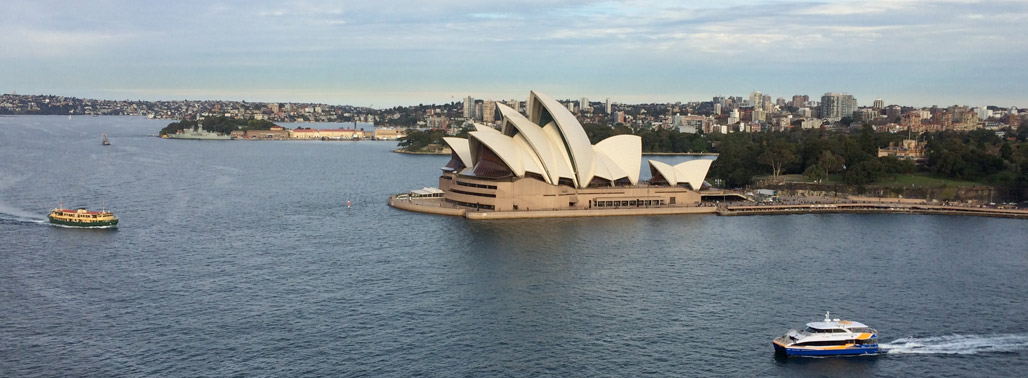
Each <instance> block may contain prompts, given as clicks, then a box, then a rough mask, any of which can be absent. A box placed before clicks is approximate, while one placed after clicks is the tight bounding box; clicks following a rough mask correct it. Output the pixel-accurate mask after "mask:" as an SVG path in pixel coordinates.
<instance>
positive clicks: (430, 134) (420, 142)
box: [396, 126, 472, 152]
mask: <svg viewBox="0 0 1028 378" xmlns="http://www.w3.org/2000/svg"><path fill="white" fill-rule="evenodd" d="M469 131H472V128H471V127H470V126H469V127H465V128H462V129H461V130H460V132H458V133H457V134H456V135H454V137H457V138H467V137H468V132H469ZM447 136H450V135H449V134H447V133H446V131H445V130H442V129H431V130H418V129H407V135H405V136H403V137H401V138H400V139H399V143H397V144H396V146H397V147H400V149H402V150H404V151H408V152H418V151H423V150H424V149H425V148H426V147H428V145H430V144H435V145H442V144H443V137H447Z"/></svg>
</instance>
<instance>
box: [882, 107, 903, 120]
mask: <svg viewBox="0 0 1028 378" xmlns="http://www.w3.org/2000/svg"><path fill="white" fill-rule="evenodd" d="M902 111H903V108H900V107H899V106H897V105H890V106H889V107H888V108H885V118H886V119H887V120H888V121H889V122H899V119H900V115H901V114H902Z"/></svg>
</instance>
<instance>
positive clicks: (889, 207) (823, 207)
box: [388, 194, 1028, 220]
mask: <svg viewBox="0 0 1028 378" xmlns="http://www.w3.org/2000/svg"><path fill="white" fill-rule="evenodd" d="M406 195H407V194H396V195H391V196H389V200H388V203H389V206H391V207H393V208H397V209H400V210H406V211H412V212H418V213H425V214H434V215H448V216H457V217H463V218H466V219H472V220H480V219H545V218H578V217H610V216H640V215H682V214H715V215H719V216H746V215H795V214H929V215H962V216H983V217H998V218H1017V219H1028V209H999V208H992V207H973V206H953V205H930V204H925V203H921V202H918V203H910V202H901V201H895V202H887V201H870V200H868V201H858V202H846V203H836V202H827V201H826V202H812V203H803V204H788V205H779V204H769V205H761V204H748V205H727V204H724V203H722V204H720V205H717V206H681V207H676V206H670V207H667V206H666V207H642V208H639V207H625V208H614V209H576V210H519V211H481V210H477V209H474V208H466V207H458V206H454V205H452V204H450V203H447V202H445V201H443V199H442V198H441V197H430V198H415V199H410V198H401V197H400V196H406Z"/></svg>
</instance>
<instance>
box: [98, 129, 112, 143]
mask: <svg viewBox="0 0 1028 378" xmlns="http://www.w3.org/2000/svg"><path fill="white" fill-rule="evenodd" d="M100 143H101V144H103V145H104V146H110V145H111V141H109V140H107V133H106V132H103V133H100Z"/></svg>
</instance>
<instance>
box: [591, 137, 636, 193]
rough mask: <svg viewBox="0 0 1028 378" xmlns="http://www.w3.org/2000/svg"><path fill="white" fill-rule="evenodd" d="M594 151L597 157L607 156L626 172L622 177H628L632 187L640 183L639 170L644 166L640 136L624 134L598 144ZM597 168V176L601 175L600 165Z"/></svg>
mask: <svg viewBox="0 0 1028 378" xmlns="http://www.w3.org/2000/svg"><path fill="white" fill-rule="evenodd" d="M593 151H595V152H596V155H597V156H599V155H605V156H606V157H607V158H609V160H610V161H611V162H612V163H613V164H615V165H617V167H618V168H620V170H621V171H622V172H624V176H622V177H627V178H628V181H630V182H631V183H632V185H636V184H638V183H639V170H640V169H641V166H642V138H640V137H639V136H638V135H627V134H624V135H615V136H612V137H610V138H607V139H604V140H601V141H600V142H599V143H596V145H595V146H593ZM596 168H597V172H596V175H599V174H600V173H599V171H598V170H599V165H597V167H596ZM622 177H617V178H614V179H612V180H617V179H620V178H622Z"/></svg>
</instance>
